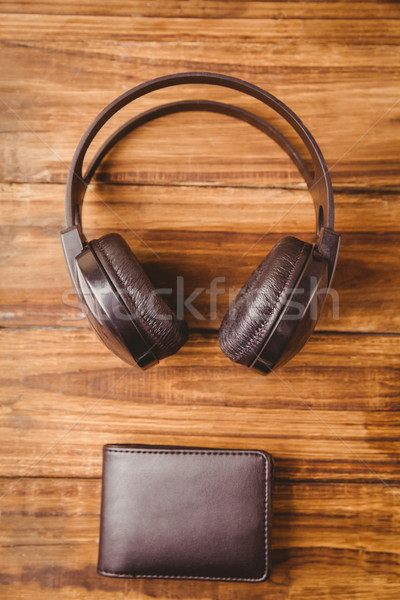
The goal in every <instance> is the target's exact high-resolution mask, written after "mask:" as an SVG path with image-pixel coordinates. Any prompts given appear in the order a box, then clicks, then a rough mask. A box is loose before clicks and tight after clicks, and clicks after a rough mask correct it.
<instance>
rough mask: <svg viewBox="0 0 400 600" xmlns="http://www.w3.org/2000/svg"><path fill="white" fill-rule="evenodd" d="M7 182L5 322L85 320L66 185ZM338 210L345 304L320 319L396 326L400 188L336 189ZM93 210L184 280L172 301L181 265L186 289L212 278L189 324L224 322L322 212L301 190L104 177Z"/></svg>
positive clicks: (352, 326)
mask: <svg viewBox="0 0 400 600" xmlns="http://www.w3.org/2000/svg"><path fill="white" fill-rule="evenodd" d="M1 192H2V198H3V201H2V211H3V219H4V221H5V222H7V223H8V224H9V225H8V227H7V229H6V230H4V231H3V236H2V238H3V244H4V257H5V260H4V262H3V265H2V267H1V273H2V281H3V294H2V296H1V298H0V309H1V321H2V323H3V324H4V325H6V326H11V327H21V326H22V327H24V326H38V325H41V326H50V327H58V326H61V327H84V328H85V327H87V322H86V320H83V319H82V316H81V311H80V308H79V306H78V302H77V299H76V296H75V294H74V291H73V288H72V285H71V282H70V280H69V276H68V272H67V268H66V266H65V261H64V258H63V256H62V251H61V246H60V242H59V235H58V233H59V231H60V230H61V229H62V227H63V226H64V225H63V220H64V199H63V194H64V187H63V186H59V185H11V186H9V185H3V186H2V188H1ZM99 198H101V199H104V201H105V202H106V204H107V205H104V204H102V203H101V201H100V199H99ZM249 206H251V209H250V208H249ZM336 212H337V228H338V230H339V231H342V232H343V239H342V247H341V254H340V259H339V265H338V270H337V274H336V277H335V282H334V287H335V289H336V290H337V292H338V294H339V314H337V312H336V311H335V312H334V310H333V301H332V299H329V301H328V303H327V305H326V309H325V313H324V316H323V318H322V320H320V322H319V323H318V329H319V330H331V331H345V332H348V331H363V332H368V331H369V332H386V333H390V332H398V331H399V329H400V311H399V306H398V298H399V297H400V279H399V278H400V274H399V271H398V269H394V268H393V261H394V260H395V261H397V262H398V261H400V244H399V234H398V222H399V220H400V215H398V214H397V213H398V212H399V203H398V201H397V195H395V194H393V195H392V194H381V193H374V192H372V193H369V194H367V193H363V194H346V193H338V194H337V211H336ZM154 215H157V217H156V219H154ZM84 220H85V223H87V224H88V225H87V227H85V231H86V234H87V236H88V238H89V239H92V238H94V237H99V236H100V235H103V234H105V233H107V232H110V231H118V232H119V233H121V234H122V235H123V236H124V237H125V238H126V240H127V241H128V243H130V245H131V247H132V249H133V250H134V252H136V254H137V256H138V258H139V260H140V261H141V262H142V264H143V265H144V266H145V268H146V270H147V272H148V274H149V276H150V277H151V279H152V281H153V283H154V285H155V286H156V287H158V288H160V287H161V288H166V287H171V288H172V289H173V290H174V292H173V294H172V295H171V299H172V302H174V301H175V300H174V297H176V289H177V279H176V278H177V276H182V277H183V278H184V279H183V284H184V297H185V298H188V297H189V296H190V294H191V293H192V292H193V291H194V290H196V288H198V289H199V290H202V291H200V293H199V295H198V296H197V297H196V298H195V300H194V301H193V306H194V308H195V310H196V311H198V312H197V313H193V314H192V313H188V311H186V316H187V320H188V323H189V325H190V327H191V328H195V329H198V328H199V327H200V328H202V329H215V328H217V327H219V323H220V320H221V318H222V317H223V315H224V314H225V312H226V311H227V310H228V306H229V303H230V301H231V299H232V298H233V297H234V295H235V294H236V292H237V291H238V290H239V289H240V287H241V286H242V285H244V283H245V281H246V280H247V278H248V277H249V276H250V274H251V272H252V271H253V269H254V268H255V267H256V266H257V265H258V264H259V263H260V262H261V260H262V259H263V258H264V256H265V255H266V254H267V253H268V252H269V250H270V249H271V247H272V246H273V244H275V243H276V242H277V241H278V240H279V239H280V238H281V237H283V235H285V234H287V235H289V234H292V235H295V236H297V237H300V238H302V239H306V240H308V241H311V239H312V234H311V227H312V226H313V221H314V216H313V208H312V202H311V201H310V199H309V197H308V194H307V193H306V192H302V191H295V190H262V189H252V190H248V189H246V190H243V189H241V188H217V189H216V188H214V187H200V188H198V187H196V188H195V189H191V188H189V187H185V186H183V187H181V186H179V187H177V188H171V187H169V186H161V187H159V186H135V187H130V186H105V187H104V189H103V188H101V189H100V188H99V187H95V188H94V193H93V192H92V193H91V194H89V197H88V203H87V205H85V209H84ZM127 225H130V226H131V227H133V230H127ZM372 228H373V229H374V232H373V233H368V230H369V229H372ZM268 231H269V233H268V234H267V235H264V234H265V232H268ZM354 231H357V232H361V233H355V232H354ZM250 232H251V233H250ZM141 240H143V241H141ZM154 253H156V254H157V255H158V256H159V258H158V257H157V256H156V255H155V254H154ZM28 257H29V259H28ZM33 266H35V268H33ZM38 269H39V271H40V276H39V277H38ZM215 277H224V278H225V281H220V283H219V287H220V288H221V289H225V292H224V293H223V294H220V295H218V296H217V300H216V316H213V315H212V314H211V312H212V310H211V309H212V307H211V304H210V299H211V297H210V295H209V294H207V293H206V290H207V289H209V288H210V284H211V281H212V280H213V278H215ZM377 290H379V293H377ZM199 314H200V316H201V317H203V318H202V319H201V320H199V319H198V316H199ZM337 317H339V318H337Z"/></svg>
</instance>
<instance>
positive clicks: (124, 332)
mask: <svg viewBox="0 0 400 600" xmlns="http://www.w3.org/2000/svg"><path fill="white" fill-rule="evenodd" d="M195 83H197V84H200V83H201V84H211V85H218V86H222V87H227V88H231V89H234V90H237V91H240V92H243V93H245V94H247V95H249V96H253V97H254V98H256V99H258V100H261V102H263V103H264V104H266V105H268V106H269V107H271V108H272V109H273V110H275V111H276V112H277V113H279V114H280V115H281V116H282V117H283V118H284V119H285V120H286V121H287V122H288V123H289V124H290V125H291V126H292V128H293V129H294V130H295V131H296V132H297V134H298V135H299V137H300V139H301V140H302V142H303V144H304V146H305V147H306V149H307V150H308V152H309V154H310V156H311V159H312V163H313V168H312V171H310V170H309V169H308V167H307V165H306V163H305V162H304V160H303V159H302V158H301V157H300V155H299V153H298V152H297V150H296V149H295V148H294V147H293V145H292V144H291V143H290V142H289V141H288V140H287V139H286V137H284V136H283V135H282V134H281V133H280V132H279V131H278V130H277V129H275V128H274V127H273V126H272V125H271V124H269V123H268V122H267V121H265V120H264V119H262V118H260V117H258V116H256V115H254V114H253V113H251V112H248V111H246V110H244V109H241V108H238V107H236V106H232V105H230V104H224V103H221V102H214V101H209V100H188V101H182V102H172V103H170V104H164V105H162V106H158V107H156V108H153V109H150V110H148V111H146V112H144V113H142V114H140V115H138V116H137V117H134V118H133V119H131V120H130V121H128V122H127V123H125V125H123V126H122V127H120V128H119V129H118V130H117V131H116V132H115V133H114V134H113V135H111V136H110V137H109V138H108V140H107V141H106V142H105V143H104V144H103V146H102V147H101V148H100V149H99V151H98V152H97V154H96V155H95V157H94V158H93V160H92V162H91V163H90V165H89V167H88V169H87V171H86V173H85V175H83V174H82V166H83V160H84V158H85V155H86V152H87V150H88V148H89V146H90V144H91V142H92V141H93V139H94V137H95V136H96V134H97V133H98V132H99V130H100V129H101V128H102V126H103V125H104V124H105V123H106V122H107V121H108V120H109V119H110V118H111V117H112V116H113V115H114V114H115V113H116V112H117V111H118V110H120V109H121V108H123V107H124V106H125V105H126V104H128V103H130V102H132V101H133V100H135V99H136V98H139V97H140V96H143V95H144V94H147V93H149V92H152V91H154V90H158V89H161V88H165V87H168V86H175V85H179V84H195ZM182 111H209V112H216V113H221V114H226V115H229V116H232V117H234V118H237V119H240V120H242V121H245V122H247V123H249V124H251V125H253V126H254V127H256V128H257V129H259V130H261V131H263V132H264V133H266V134H267V135H268V136H270V137H271V138H272V139H273V140H274V141H275V142H276V143H278V144H279V145H280V146H281V148H283V150H285V152H286V153H287V154H288V155H289V156H290V158H291V159H292V161H293V162H294V164H295V165H296V166H297V168H298V170H299V172H300V173H301V174H302V176H303V177H304V179H305V181H306V184H307V187H308V189H309V191H310V193H311V196H312V198H313V200H314V206H315V212H316V237H315V243H314V244H309V243H307V242H303V241H301V240H299V239H297V238H295V237H285V238H283V239H281V240H280V241H279V242H278V243H277V244H276V245H275V246H274V247H273V248H272V250H271V252H270V253H269V254H268V255H267V256H266V258H265V259H264V260H263V261H262V263H261V264H260V265H259V267H258V268H257V269H256V270H255V271H254V272H253V274H252V275H251V276H250V279H249V280H248V281H247V283H246V284H245V285H244V287H243V288H242V289H241V290H240V292H239V294H238V295H237V297H236V298H235V300H234V301H233V303H232V304H231V306H230V308H229V311H228V313H227V314H226V315H225V317H224V319H223V321H222V323H221V327H220V331H219V343H220V347H221V349H222V351H223V352H224V353H225V354H226V356H228V357H229V358H230V359H231V360H233V361H234V362H237V363H240V364H243V365H246V366H247V367H254V368H255V369H257V370H259V371H261V372H263V373H269V372H270V371H271V369H273V368H275V367H277V366H279V365H282V364H284V363H286V362H287V361H288V360H290V358H292V357H293V356H294V355H295V354H296V353H297V352H298V351H299V350H300V349H301V348H302V347H303V345H304V344H305V343H306V341H307V340H308V338H309V337H310V335H311V334H312V332H313V330H314V327H315V325H316V322H317V320H318V317H319V314H320V311H321V308H322V305H323V303H324V300H325V298H326V296H327V294H328V291H329V287H330V284H331V281H332V278H333V274H334V271H335V266H336V261H337V257H338V252H339V244H340V236H339V235H338V234H337V233H336V232H335V231H334V201H333V191H332V185H331V181H330V177H329V173H328V169H327V166H326V163H325V160H324V158H323V156H322V153H321V151H320V149H319V147H318V145H317V143H316V142H315V140H314V138H313V137H312V135H311V133H310V132H309V131H308V129H307V128H306V127H305V125H304V124H303V123H302V122H301V120H300V119H299V118H298V117H297V116H296V115H295V114H294V113H293V112H292V111H291V110H290V108H288V107H287V106H286V105H285V104H283V103H282V102H281V101H280V100H278V99H277V98H275V97H274V96H272V95H271V94H269V93H268V92H265V91H264V90H262V89H261V88H259V87H257V86H255V85H252V84H250V83H247V82H245V81H242V80H241V79H236V78H233V77H229V76H227V75H218V74H214V73H179V74H176V75H167V76H165V77H159V78H157V79H153V80H151V81H148V82H146V83H143V84H141V85H138V86H137V87H135V88H133V89H131V90H129V91H128V92H126V93H125V94H123V95H122V96H120V97H119V98H117V99H116V100H114V101H113V102H112V103H111V104H109V105H108V106H107V107H106V108H105V109H104V110H103V111H102V112H101V113H100V114H99V115H98V116H97V117H96V118H95V120H94V121H93V123H92V124H91V125H90V127H89V129H88V130H87V131H86V133H85V134H84V136H83V137H82V139H81V141H80V143H79V145H78V147H77V149H76V152H75V155H74V158H73V160H72V163H71V167H70V170H69V175H68V181H67V191H66V225H67V229H65V230H64V231H62V232H61V240H62V245H63V249H64V254H65V258H66V261H67V264H68V268H69V272H70V275H71V278H72V281H73V283H74V286H75V289H76V291H77V294H78V296H79V299H80V301H81V304H82V306H83V308H84V309H85V313H86V314H87V316H88V319H89V321H90V323H91V324H92V326H93V328H94V329H95V331H96V332H97V334H98V335H99V337H100V338H101V339H102V340H103V342H104V343H105V344H106V346H107V347H108V348H109V349H110V350H111V351H112V352H114V353H115V354H116V355H117V356H119V357H120V358H122V359H123V360H125V361H126V362H128V363H131V364H135V363H137V364H138V365H139V366H140V367H141V368H143V369H145V368H147V367H150V366H151V365H153V364H155V363H157V362H158V361H159V360H160V359H162V358H165V357H167V356H169V355H171V354H174V353H175V352H177V351H178V350H179V348H181V346H182V345H183V344H184V343H185V341H186V339H187V336H188V329H187V325H186V323H185V321H184V320H183V319H178V317H177V315H176V314H175V313H174V312H173V311H172V310H171V308H170V307H169V306H168V305H167V303H166V302H165V300H164V299H163V298H162V296H161V295H160V294H158V293H157V291H156V290H155V288H154V286H153V285H152V283H151V281H150V280H149V278H148V276H147V275H146V273H145V272H144V270H143V268H142V266H141V265H140V263H139V261H138V259H137V258H136V256H135V255H134V254H133V252H132V250H131V249H130V248H129V246H128V244H127V243H126V242H125V241H124V239H123V238H122V237H121V236H120V235H118V234H116V233H111V234H108V235H105V236H103V237H101V238H99V239H97V240H92V241H91V242H88V241H87V240H86V239H85V237H84V235H83V232H82V223H81V207H82V202H83V198H84V195H85V191H86V188H87V186H88V184H89V183H90V180H91V178H92V177H93V175H94V173H95V171H96V169H97V167H98V166H99V164H100V162H101V161H102V159H103V158H104V156H105V155H106V154H107V153H108V152H109V150H110V149H111V148H112V147H113V146H114V144H115V143H117V142H118V141H119V140H120V139H121V138H122V137H123V136H124V135H126V134H127V133H128V132H130V131H133V130H134V129H136V128H137V127H139V126H140V125H143V124H144V123H147V122H149V121H151V120H154V119H156V118H158V117H161V116H164V115H169V114H173V113H177V112H182Z"/></svg>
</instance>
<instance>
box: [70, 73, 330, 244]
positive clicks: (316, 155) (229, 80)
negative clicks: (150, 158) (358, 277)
mask: <svg viewBox="0 0 400 600" xmlns="http://www.w3.org/2000/svg"><path fill="white" fill-rule="evenodd" d="M191 83H197V84H210V85H218V86H222V87H227V88H231V89H234V90H237V91H239V92H242V93H244V94H247V95H249V96H253V97H254V98H256V99H258V100H261V102H263V103H264V104H266V105H268V106H270V107H271V108H272V109H273V110H275V111H276V112H277V113H278V114H280V115H281V116H282V117H283V118H284V119H285V120H286V121H287V122H288V123H289V124H290V125H291V126H292V127H293V129H294V130H295V131H296V132H297V133H298V135H299V137H300V138H301V140H302V141H303V143H304V146H305V147H306V149H307V150H308V152H309V154H310V155H311V158H312V162H313V167H314V168H313V173H311V172H310V171H309V169H308V167H307V166H306V164H305V162H304V160H303V159H302V158H301V157H300V155H299V154H298V152H297V151H296V150H295V148H294V147H293V146H292V144H291V143H290V142H289V141H288V140H287V139H286V137H284V136H283V135H282V134H281V133H280V132H279V131H278V130H277V129H275V128H274V127H273V126H272V125H270V124H269V123H268V122H267V121H265V120H264V119H262V118H261V117H258V116H256V115H254V114H252V113H250V112H248V111H246V110H244V109H241V108H238V107H235V106H232V105H230V104H224V103H220V102H213V101H208V100H191V101H190V100H189V101H183V102H172V103H169V104H164V105H162V106H159V107H157V108H153V109H150V110H148V111H146V112H144V113H142V114H140V115H138V116H137V117H135V118H133V119H131V120H130V121H128V122H127V123H125V125H123V126H122V127H120V128H119V129H118V130H117V131H116V132H115V133H114V134H113V135H111V136H110V137H109V138H108V140H107V141H106V142H105V143H104V144H103V146H102V147H101V148H100V150H99V151H98V152H97V154H96V155H95V157H94V159H93V160H92V162H91V164H90V165H89V168H88V170H87V172H86V174H85V176H83V175H82V166H83V161H84V158H85V155H86V152H87V150H88V148H89V146H90V144H91V142H92V141H93V139H94V138H95V136H96V135H97V133H98V132H99V131H100V129H101V128H102V127H103V125H104V124H105V123H107V121H108V120H109V119H110V118H111V117H112V116H113V115H114V114H115V113H116V112H118V111H119V110H120V109H122V108H123V107H124V106H126V105H127V104H129V103H130V102H132V101H133V100H135V99H137V98H139V97H141V96H144V95H145V94H148V93H150V92H153V91H155V90H158V89H161V88H165V87H169V86H175V85H182V84H191ZM193 110H198V111H200V110H201V111H209V112H216V113H221V114H226V115H228V116H231V117H234V118H237V119H240V120H242V121H245V122H247V123H249V124H251V125H253V126H254V127H256V128H257V129H259V130H261V131H263V132H264V133H266V134H267V135H269V136H270V137H271V138H272V139H273V140H274V141H275V142H276V143H278V144H279V145H280V146H281V148H283V150H285V152H286V153H287V154H288V155H289V156H290V158H291V159H292V160H293V162H294V164H295V165H296V166H297V168H298V169H299V171H300V173H301V174H302V176H303V177H304V179H305V181H306V183H307V186H308V189H309V190H310V193H311V195H312V197H313V200H314V207H315V212H316V230H317V233H319V232H320V229H321V228H322V227H323V228H324V229H329V230H333V229H334V204H333V191H332V184H331V180H330V176H329V172H328V168H327V166H326V163H325V160H324V158H323V156H322V153H321V151H320V149H319V147H318V145H317V143H316V141H315V140H314V138H313V136H312V135H311V133H310V132H309V130H308V129H307V128H306V126H305V125H304V124H303V123H302V121H301V120H300V119H299V118H298V117H297V116H296V115H295V113H294V112H293V111H292V110H290V108H289V107H288V106H286V105H285V104H283V102H281V101H280V100H278V98H275V96H272V95H271V94H269V93H268V92H266V91H264V90H262V89H261V88H259V87H257V86H255V85H252V84H251V83H247V82H246V81H243V80H241V79H236V78H234V77H230V76H228V75H218V74H215V73H196V72H195V73H179V74H176V75H166V76H164V77H159V78H157V79H153V80H151V81H148V82H146V83H143V84H140V85H138V86H136V87H135V88H132V89H131V90H129V91H127V92H125V93H124V94H122V95H121V96H119V98H116V100H114V101H113V102H111V104H109V105H108V106H107V107H106V108H105V109H104V110H103V111H102V112H101V113H100V114H99V115H98V116H97V117H96V118H95V119H94V121H93V122H92V124H91V125H90V127H89V128H88V129H87V131H86V133H85V134H84V135H83V137H82V139H81V141H80V143H79V145H78V147H77V149H76V152H75V155H74V157H73V160H72V163H71V167H70V170H69V174H68V180H67V190H66V223H67V228H69V227H73V226H76V227H78V228H79V230H81V214H80V208H81V205H82V202H83V198H84V195H85V191H86V188H87V185H88V184H89V182H90V179H91V178H92V176H93V174H94V172H95V170H96V169H97V167H98V165H99V164H100V162H101V160H102V159H103V158H104V156H105V155H106V154H107V152H109V150H110V149H111V148H112V147H113V146H114V144H115V143H117V142H118V141H119V140H120V139H121V138H122V137H123V136H124V135H126V134H127V133H128V132H130V131H132V130H134V129H135V128H137V127H139V126H140V125H143V124H145V123H147V122H149V121H151V120H153V119H156V118H158V117H161V116H164V115H168V114H173V113H177V112H182V111H193Z"/></svg>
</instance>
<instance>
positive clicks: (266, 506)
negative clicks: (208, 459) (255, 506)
mask: <svg viewBox="0 0 400 600" xmlns="http://www.w3.org/2000/svg"><path fill="white" fill-rule="evenodd" d="M104 451H105V452H116V453H128V454H205V455H210V456H221V455H222V456H258V457H260V458H261V459H262V460H263V461H264V462H265V469H264V471H263V472H264V480H263V487H264V551H265V552H264V554H265V570H264V572H263V574H262V576H261V577H211V576H196V575H158V574H154V575H141V574H139V573H137V574H135V575H132V574H131V573H123V572H121V573H119V572H116V571H103V570H101V569H98V570H97V571H98V573H100V574H103V575H114V576H117V577H121V578H122V577H126V578H135V577H140V578H147V579H152V578H153V579H156V578H162V579H199V580H206V581H213V580H215V581H243V582H246V581H253V582H257V581H263V580H264V579H265V576H266V575H267V573H268V552H269V548H268V510H269V504H268V493H269V490H267V481H268V468H269V462H268V459H267V457H266V456H265V455H264V454H262V453H261V452H247V451H245V450H243V451H242V450H237V451H236V450H235V451H232V452H224V451H222V450H147V449H144V448H143V449H142V448H127V449H125V448H104Z"/></svg>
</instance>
